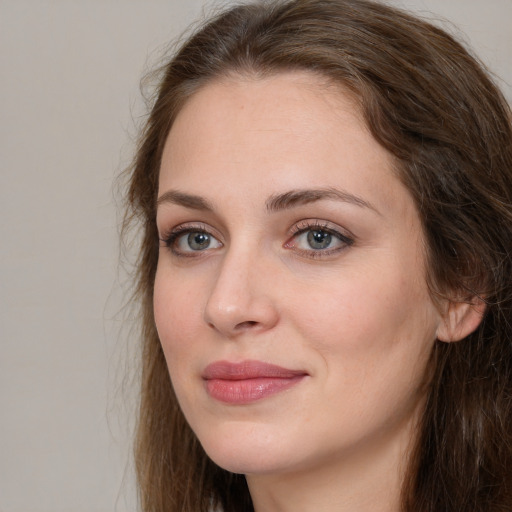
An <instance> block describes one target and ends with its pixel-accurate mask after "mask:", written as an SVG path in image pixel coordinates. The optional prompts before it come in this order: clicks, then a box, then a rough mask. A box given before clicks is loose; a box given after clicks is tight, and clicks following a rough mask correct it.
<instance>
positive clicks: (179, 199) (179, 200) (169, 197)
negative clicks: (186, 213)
mask: <svg viewBox="0 0 512 512" xmlns="http://www.w3.org/2000/svg"><path fill="white" fill-rule="evenodd" d="M165 203H172V204H177V205H179V206H184V207H185V208H190V209H192V210H202V211H208V212H211V211H213V209H214V208H213V206H212V204H211V203H210V202H209V201H207V200H206V199H205V198H204V197H201V196H196V195H193V194H186V193H184V192H179V191H177V190H168V191H167V192H164V193H163V194H162V195H161V196H160V197H159V198H158V199H157V200H156V206H157V208H158V206H160V205H161V204H165Z"/></svg>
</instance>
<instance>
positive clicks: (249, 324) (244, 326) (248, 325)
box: [235, 320, 258, 330]
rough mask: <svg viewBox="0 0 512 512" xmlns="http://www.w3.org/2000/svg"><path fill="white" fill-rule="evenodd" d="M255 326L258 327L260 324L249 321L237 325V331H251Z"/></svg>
mask: <svg viewBox="0 0 512 512" xmlns="http://www.w3.org/2000/svg"><path fill="white" fill-rule="evenodd" d="M255 325H258V322H255V321H254V320H247V321H246V322H240V323H239V324H237V325H236V327H235V329H238V330H243V329H250V328H251V327H254V326H255Z"/></svg>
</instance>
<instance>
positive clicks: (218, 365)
mask: <svg viewBox="0 0 512 512" xmlns="http://www.w3.org/2000/svg"><path fill="white" fill-rule="evenodd" d="M299 375H307V372H306V371H304V370H292V369H289V368H283V367H282V366H278V365H275V364H270V363H265V362H263V361H255V360H247V361H241V362H238V363H234V362H230V361H216V362H214V363H211V364H209V365H208V366H207V367H206V368H205V369H204V371H203V373H202V377H203V379H205V380H211V379H222V380H245V379H257V378H272V377H274V378H278V379H291V378H293V377H297V376H299Z"/></svg>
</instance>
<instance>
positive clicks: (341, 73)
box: [127, 0, 512, 512]
mask: <svg viewBox="0 0 512 512" xmlns="http://www.w3.org/2000/svg"><path fill="white" fill-rule="evenodd" d="M130 180H131V181H130V189H129V195H128V202H129V216H128V220H127V223H128V222H129V221H130V219H132V220H133V219H137V220H141V221H142V226H143V238H142V245H141V256H140V261H139V280H138V288H137V290H138V293H139V295H140V298H141V300H142V307H143V332H142V335H143V343H144V346H143V356H142V357H143V368H142V398H141V408H140V419H139V429H138V438H137V450H136V462H137V471H138V477H139V483H140V491H141V501H142V506H143V510H145V511H157V510H158V511H162V512H163V511H173V510H179V511H183V510H187V511H199V510H204V511H207V510H222V511H226V512H227V511H233V512H234V511H241V510H256V511H259V512H261V511H273V510H304V511H307V510H322V511H329V510H336V511H342V510H351V511H354V510H357V511H359V512H360V511H366V510H372V511H373V510H379V511H390V512H391V511H398V510H404V511H415V512H418V511H431V512H434V511H436V512H437V511H441V510H443V511H445V510H446V511H457V512H460V511H461V510H464V511H465V512H468V511H484V510H485V511H491V510H492V511H504V510H510V508H511V507H512V488H511V484H512V482H511V477H512V445H511V441H512V438H511V428H510V427H509V425H510V424H511V420H512V417H511V416H512V415H511V406H510V404H511V384H512V381H511V368H510V366H511V362H512V353H511V352H512V350H511V339H510V338H511V332H510V324H509V322H510V320H509V319H510V318H511V316H510V314H511V287H512V280H511V275H512V269H511V263H512V260H511V256H510V255H511V254H512V232H511V231H512V208H511V204H512V197H511V196H512V131H511V126H510V110H509V108H508V106H507V104H506V102H505V101H504V99H503V97H502V96H501V94H500V93H499V91H498V90H497V88H496V87H495V86H494V84H493V83H492V82H491V80H490V79H489V78H488V76H487V75H486V73H485V72H484V71H483V70H482V68H481V67H480V65H479V64H478V63H477V62H476V61H475V60H474V59H473V58H472V57H471V56H469V55H468V53H467V52H466V51H465V50H464V49H463V48H462V47H461V46H460V45H459V44H458V43H457V42H455V41H454V40H453V39H452V38H451V37H450V36H449V35H447V34H445V33H444V32H443V31H441V30H440V29H438V28H435V27H433V26H431V25H430V24H428V23H425V22H423V21H421V20H418V19H416V18H414V17H411V16H410V15H408V14H405V13H403V12H401V11H398V10H395V9H393V8H390V7H388V6H385V5H383V4H380V3H373V2H370V1H366V0H291V1H282V2H281V1H279V2H272V3H270V4H267V3H255V4H249V5H244V6H239V7H234V8H231V9H229V10H227V11H226V12H224V13H221V14H220V15H219V16H218V17H216V18H215V19H212V20H210V21H209V22H208V23H207V24H206V25H205V26H203V27H202V28H201V29H200V30H199V31H198V32H197V33H196V34H195V35H193V36H192V37H191V38H190V39H189V40H188V41H186V42H185V43H184V44H183V46H182V47H181V49H180V50H179V51H178V52H177V54H176V55H175V56H173V57H172V59H171V60H170V61H169V63H168V64H167V65H166V66H165V67H164V69H163V74H162V79H161V82H160V86H159V89H158V92H157V96H156V101H155V103H154V106H153V108H152V111H151V114H150V116H149V119H148V121H147V125H146V128H145V130H144V133H143V134H142V136H141V142H140V146H139V151H138V154H137V158H136V160H135V162H134V165H133V169H132V174H131V178H130ZM169 375H170V376H169Z"/></svg>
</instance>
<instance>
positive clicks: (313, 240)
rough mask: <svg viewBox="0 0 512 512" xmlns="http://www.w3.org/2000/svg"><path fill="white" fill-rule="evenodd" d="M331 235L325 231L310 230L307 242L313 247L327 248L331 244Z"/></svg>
mask: <svg viewBox="0 0 512 512" xmlns="http://www.w3.org/2000/svg"><path fill="white" fill-rule="evenodd" d="M331 240H332V236H331V235H330V234H329V233H327V231H320V230H315V231H310V232H309V233H308V243H309V245H310V247H312V248H313V249H327V247H329V245H331Z"/></svg>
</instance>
